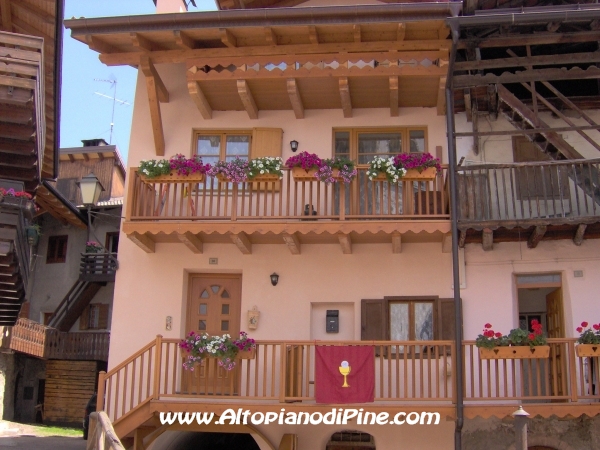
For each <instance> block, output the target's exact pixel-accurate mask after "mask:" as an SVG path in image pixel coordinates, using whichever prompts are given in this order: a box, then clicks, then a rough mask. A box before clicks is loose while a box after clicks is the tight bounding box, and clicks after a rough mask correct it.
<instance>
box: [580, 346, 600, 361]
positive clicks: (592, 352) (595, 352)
mask: <svg viewBox="0 0 600 450" xmlns="http://www.w3.org/2000/svg"><path fill="white" fill-rule="evenodd" d="M575 351H576V352H577V356H579V357H580V358H585V357H594V356H600V344H578V345H577V346H576V347H575Z"/></svg>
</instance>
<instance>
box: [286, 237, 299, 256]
mask: <svg viewBox="0 0 600 450" xmlns="http://www.w3.org/2000/svg"><path fill="white" fill-rule="evenodd" d="M282 237H283V241H284V242H285V243H286V245H287V247H288V249H289V250H290V253H291V254H292V255H299V254H300V252H301V250H302V246H301V244H300V239H298V233H292V234H288V233H284V234H283V235H282Z"/></svg>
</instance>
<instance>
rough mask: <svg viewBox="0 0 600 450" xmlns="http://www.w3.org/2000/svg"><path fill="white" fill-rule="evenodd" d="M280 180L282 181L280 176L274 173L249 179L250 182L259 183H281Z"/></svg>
mask: <svg viewBox="0 0 600 450" xmlns="http://www.w3.org/2000/svg"><path fill="white" fill-rule="evenodd" d="M279 180H280V177H279V175H276V174H274V173H265V174H263V175H256V176H255V177H254V178H252V179H248V182H250V183H259V182H261V181H279Z"/></svg>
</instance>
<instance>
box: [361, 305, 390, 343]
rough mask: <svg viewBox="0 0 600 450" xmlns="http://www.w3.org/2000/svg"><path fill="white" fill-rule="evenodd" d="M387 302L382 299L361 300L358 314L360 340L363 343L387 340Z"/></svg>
mask: <svg viewBox="0 0 600 450" xmlns="http://www.w3.org/2000/svg"><path fill="white" fill-rule="evenodd" d="M386 305H387V302H386V301H385V300H384V299H376V300H362V301H361V314H360V339H361V340H363V341H385V340H387V336H388V331H387V316H388V314H387V307H386Z"/></svg>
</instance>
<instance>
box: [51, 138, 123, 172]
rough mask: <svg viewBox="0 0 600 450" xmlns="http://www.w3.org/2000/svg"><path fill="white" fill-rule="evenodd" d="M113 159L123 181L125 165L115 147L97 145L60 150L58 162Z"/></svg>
mask: <svg viewBox="0 0 600 450" xmlns="http://www.w3.org/2000/svg"><path fill="white" fill-rule="evenodd" d="M106 158H113V159H114V160H115V166H116V167H117V169H118V170H119V172H120V173H121V175H122V176H123V179H125V164H124V162H123V159H122V158H121V155H120V153H119V151H118V150H117V146H116V145H98V146H90V147H72V148H61V149H60V157H59V159H60V161H69V162H75V161H86V162H87V161H90V160H92V159H99V160H101V161H102V160H104V159H106Z"/></svg>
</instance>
